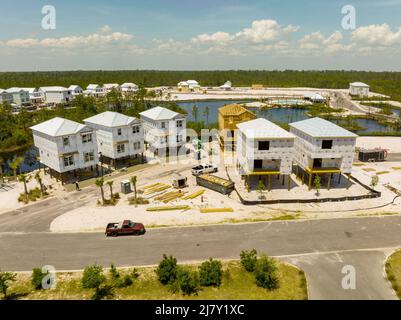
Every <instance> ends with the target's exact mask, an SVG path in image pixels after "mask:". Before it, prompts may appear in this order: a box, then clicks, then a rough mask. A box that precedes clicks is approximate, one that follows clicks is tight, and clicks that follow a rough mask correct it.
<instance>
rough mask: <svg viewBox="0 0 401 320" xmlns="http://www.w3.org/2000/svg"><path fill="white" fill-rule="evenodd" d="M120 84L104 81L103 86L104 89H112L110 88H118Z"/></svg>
mask: <svg viewBox="0 0 401 320" xmlns="http://www.w3.org/2000/svg"><path fill="white" fill-rule="evenodd" d="M119 86H120V85H119V84H118V83H105V84H104V85H103V88H105V89H112V88H118V87H119Z"/></svg>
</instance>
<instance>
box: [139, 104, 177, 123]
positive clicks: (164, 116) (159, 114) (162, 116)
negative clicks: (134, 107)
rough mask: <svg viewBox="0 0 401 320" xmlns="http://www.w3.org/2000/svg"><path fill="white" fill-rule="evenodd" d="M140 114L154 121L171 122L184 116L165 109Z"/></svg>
mask: <svg viewBox="0 0 401 320" xmlns="http://www.w3.org/2000/svg"><path fill="white" fill-rule="evenodd" d="M139 114H140V115H141V116H143V117H146V118H149V119H152V120H171V119H174V118H175V117H176V116H182V115H181V114H179V113H177V112H175V111H172V110H170V109H166V108H163V107H154V108H152V109H149V110H146V111H143V112H141V113H139Z"/></svg>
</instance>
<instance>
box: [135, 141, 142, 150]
mask: <svg viewBox="0 0 401 320" xmlns="http://www.w3.org/2000/svg"><path fill="white" fill-rule="evenodd" d="M139 149H141V143H140V142H139V141H138V142H134V150H139Z"/></svg>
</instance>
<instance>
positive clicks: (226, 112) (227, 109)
mask: <svg viewBox="0 0 401 320" xmlns="http://www.w3.org/2000/svg"><path fill="white" fill-rule="evenodd" d="M246 112H248V113H251V114H253V112H251V111H249V110H248V109H246V108H244V107H243V106H241V105H239V104H227V105H225V106H223V107H221V108H219V113H221V114H222V115H223V116H239V115H241V114H243V113H246Z"/></svg>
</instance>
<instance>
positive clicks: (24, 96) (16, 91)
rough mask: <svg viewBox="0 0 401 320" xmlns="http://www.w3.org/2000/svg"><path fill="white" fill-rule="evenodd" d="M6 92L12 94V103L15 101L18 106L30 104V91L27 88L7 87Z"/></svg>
mask: <svg viewBox="0 0 401 320" xmlns="http://www.w3.org/2000/svg"><path fill="white" fill-rule="evenodd" d="M6 93H8V94H9V95H10V96H9V97H11V103H14V104H15V105H17V106H27V105H29V104H30V100H29V92H28V91H27V90H24V89H22V88H17V87H13V88H9V89H7V90H6Z"/></svg>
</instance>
